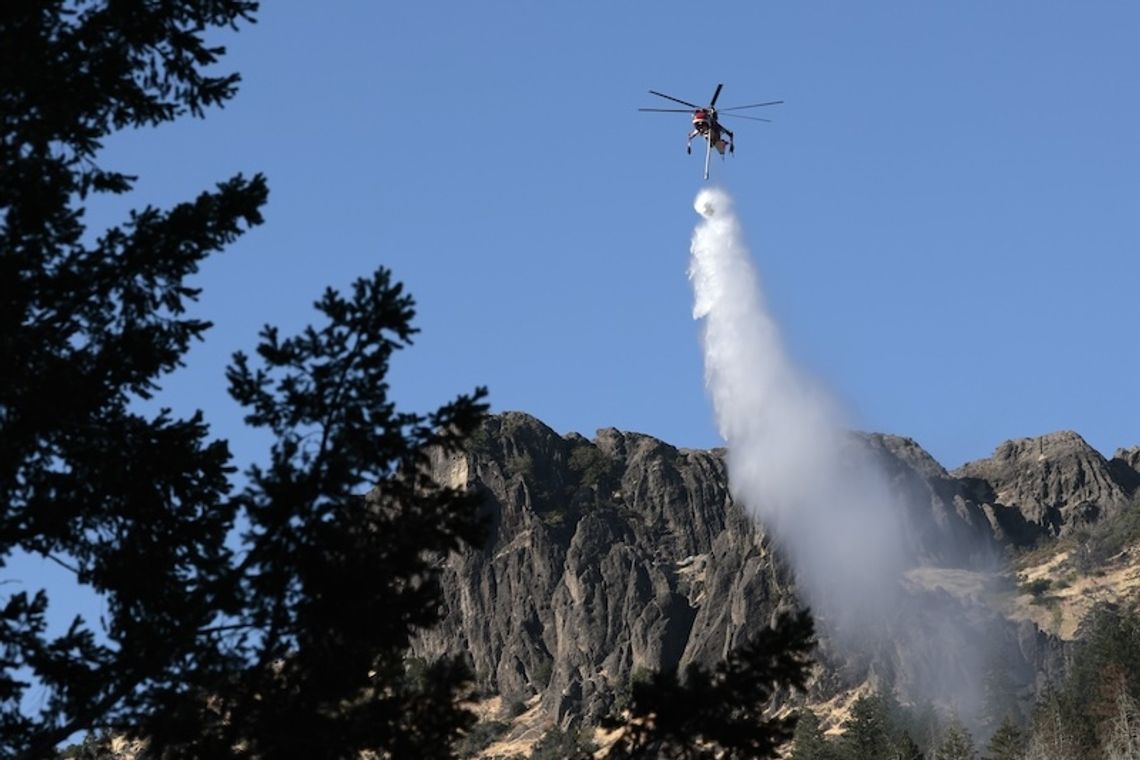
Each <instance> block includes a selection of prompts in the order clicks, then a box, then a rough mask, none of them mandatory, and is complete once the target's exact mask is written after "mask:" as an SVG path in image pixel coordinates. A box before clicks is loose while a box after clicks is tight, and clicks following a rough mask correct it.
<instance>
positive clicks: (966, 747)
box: [933, 720, 978, 760]
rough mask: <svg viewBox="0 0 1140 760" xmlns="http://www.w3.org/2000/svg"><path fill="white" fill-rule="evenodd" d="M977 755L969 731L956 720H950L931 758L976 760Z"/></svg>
mask: <svg viewBox="0 0 1140 760" xmlns="http://www.w3.org/2000/svg"><path fill="white" fill-rule="evenodd" d="M977 757H978V753H977V751H976V750H975V749H974V740H973V739H972V738H971V737H970V733H969V732H968V731H966V729H965V728H964V727H963V726H962V724H961V723H959V722H958V721H957V720H952V721H950V725H949V726H947V727H946V732H945V733H944V734H943V736H942V741H941V742H939V743H938V748H937V749H936V750H934V755H933V760H977Z"/></svg>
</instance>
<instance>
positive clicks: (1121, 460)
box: [416, 413, 1140, 754]
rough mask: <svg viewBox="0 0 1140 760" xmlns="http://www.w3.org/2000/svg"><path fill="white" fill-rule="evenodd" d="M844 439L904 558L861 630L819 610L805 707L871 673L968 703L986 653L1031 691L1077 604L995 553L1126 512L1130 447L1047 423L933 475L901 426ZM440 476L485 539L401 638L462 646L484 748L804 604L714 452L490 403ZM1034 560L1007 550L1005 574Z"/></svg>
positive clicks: (724, 648) (598, 704)
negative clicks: (894, 514) (480, 425)
mask: <svg viewBox="0 0 1140 760" xmlns="http://www.w3.org/2000/svg"><path fill="white" fill-rule="evenodd" d="M856 440H857V442H858V443H859V444H860V445H861V446H863V447H865V448H866V449H867V450H870V451H871V452H872V453H873V454H874V456H875V460H876V462H877V463H878V465H877V466H879V467H880V468H881V470H882V472H883V473H884V474H885V475H886V477H887V478H888V480H889V483H890V484H891V488H892V489H894V490H895V491H896V492H898V493H899V494H901V495H902V496H903V498H901V499H900V504H904V505H906V506H905V509H904V510H903V512H902V513H901V514H899V520H900V522H901V524H902V525H903V526H904V528H905V530H904V540H905V541H906V542H907V544H908V546H907V550H908V556H909V557H910V564H911V566H912V567H911V570H910V571H908V572H907V574H906V575H905V577H904V578H903V579H901V581H900V593H899V595H898V601H897V602H896V603H895V604H894V606H893V607H892V609H890V610H889V611H888V613H889V614H886V615H884V616H883V620H882V621H881V626H880V627H879V628H878V629H877V630H875V631H860V632H858V633H857V635H856V637H855V639H850V640H846V641H844V642H842V644H840V643H839V642H837V641H835V640H832V638H831V637H829V636H828V635H827V631H828V630H829V627H830V628H834V626H835V625H838V621H828V620H823V621H821V623H822V625H821V629H822V630H823V631H824V633H825V635H824V636H823V637H822V638H821V642H820V652H819V655H820V661H821V663H822V667H821V668H820V671H819V673H818V675H817V677H816V679H815V681H814V685H813V687H812V692H811V694H810V695H808V698H809V699H810V701H811V702H813V703H815V704H831V705H836V706H839V708H841V706H842V705H843V704H845V703H847V702H849V701H850V694H851V692H852V690H856V689H860V688H867V687H868V686H889V687H892V688H894V689H895V690H896V691H897V692H898V694H899V695H900V697H901V698H903V699H912V700H914V701H919V700H924V699H925V700H931V699H942V700H943V701H945V702H946V703H947V706H949V707H953V708H955V709H974V708H977V709H980V707H981V700H982V699H983V695H982V694H981V684H980V683H979V681H980V679H981V674H982V673H983V672H992V671H993V670H994V669H995V668H996V669H998V670H1001V671H1002V677H1003V678H1004V679H1006V680H1008V681H1009V682H1011V683H1013V684H1015V686H1016V688H1017V689H1018V690H1019V692H1018V694H1019V698H1020V699H1023V700H1031V699H1032V697H1033V694H1034V693H1035V691H1036V689H1038V688H1039V687H1040V685H1041V684H1042V683H1044V682H1045V681H1046V680H1047V679H1049V678H1050V677H1051V674H1052V673H1055V672H1056V671H1057V670H1058V669H1059V668H1060V667H1061V660H1062V658H1061V651H1060V646H1061V643H1060V641H1061V639H1060V638H1058V636H1062V637H1063V636H1065V635H1066V634H1067V633H1070V632H1071V629H1072V628H1073V626H1075V625H1076V622H1078V621H1079V617H1080V608H1079V606H1078V605H1076V604H1074V605H1072V609H1071V612H1068V613H1063V614H1062V619H1063V621H1068V622H1065V623H1063V624H1061V625H1049V622H1050V619H1051V618H1050V619H1046V618H1047V617H1048V615H1052V614H1053V613H1052V612H1048V613H1047V614H1042V610H1047V606H1042V605H1036V604H1033V603H1030V602H1031V600H1028V599H1024V598H1023V597H1024V596H1025V594H1024V593H1019V590H1018V586H1017V583H1018V577H1017V576H1015V575H1014V573H1013V571H1007V570H1006V568H1005V565H1004V563H1003V561H1002V557H1003V556H1004V555H1005V554H1006V552H1008V551H1010V550H1012V549H1016V548H1017V547H1019V546H1025V545H1028V544H1031V543H1032V542H1034V541H1038V540H1041V539H1042V537H1045V538H1046V539H1048V537H1050V536H1054V535H1062V536H1065V537H1066V540H1069V537H1070V536H1077V535H1078V531H1079V530H1085V529H1087V528H1088V527H1089V526H1092V525H1095V524H1096V523H1097V522H1098V521H1101V520H1103V519H1105V518H1111V519H1116V518H1117V517H1118V516H1120V515H1124V514H1127V513H1128V506H1129V504H1130V503H1131V499H1132V498H1133V493H1134V492H1135V490H1136V485H1137V481H1138V480H1140V473H1138V471H1137V467H1136V465H1137V460H1138V459H1140V456H1138V454H1137V450H1135V449H1134V450H1129V451H1125V452H1118V454H1117V456H1116V457H1115V458H1114V459H1113V460H1110V461H1106V460H1104V458H1103V457H1100V455H1099V454H1097V453H1096V452H1095V451H1094V450H1092V449H1091V448H1090V447H1088V446H1087V444H1085V443H1084V441H1082V440H1081V439H1080V438H1079V437H1078V436H1076V435H1075V434H1071V433H1060V434H1053V435H1050V436H1045V437H1043V438H1041V439H1026V440H1023V441H1017V442H1011V443H1007V444H1003V445H1002V446H1001V447H999V448H998V450H997V451H996V452H995V455H994V457H993V458H991V459H989V460H983V461H980V462H973V463H971V464H969V465H966V466H964V467H962V468H960V469H959V470H957V471H954V472H947V471H946V470H945V469H944V468H943V467H942V466H941V465H939V464H938V463H937V462H936V461H935V460H934V459H933V458H932V457H930V455H929V454H927V453H926V452H925V451H923V450H922V449H921V447H919V446H918V444H916V443H915V442H914V441H911V440H909V439H904V438H898V437H894V436H885V435H860V436H857V437H856ZM437 471H438V474H439V476H440V477H443V478H446V479H448V480H449V481H450V482H453V483H455V484H457V485H458V484H465V485H467V486H468V487H470V488H472V489H475V490H476V491H477V492H479V493H480V494H481V495H482V496H483V504H484V510H485V514H486V517H487V520H488V541H487V544H486V546H484V547H483V548H482V549H481V550H477V551H468V552H465V553H463V554H459V555H455V556H452V557H450V558H449V559H448V560H447V574H446V578H445V582H444V590H445V599H446V601H445V606H446V612H447V615H446V619H445V621H444V623H443V625H441V626H440V627H439V628H437V629H435V630H433V631H431V632H429V633H427V634H425V635H424V636H423V637H422V638H421V640H420V641H419V642H418V644H417V648H416V653H417V654H418V655H420V656H424V657H434V656H438V655H440V654H444V653H455V652H461V653H464V654H465V655H466V656H467V657H468V658H469V659H470V661H471V663H472V665H473V667H474V670H475V672H476V674H477V677H478V680H479V684H480V686H481V688H482V689H483V690H484V691H485V692H487V693H490V694H494V695H496V699H497V701H496V702H495V703H493V704H494V705H495V706H497V708H498V709H497V712H496V711H495V710H491V711H490V713H489V714H488V720H497V721H500V722H501V723H502V728H504V729H506V732H505V735H504V736H503V737H501V738H503V739H504V740H506V741H507V744H498V745H493V746H492V750H493V754H494V753H502V754H507V751H506V749H505V748H506V747H508V746H509V747H511V748H513V749H511V751H512V752H517V751H523V750H525V748H526V747H527V746H530V745H529V744H528V741H531V742H532V741H533V739H536V738H537V736H538V735H540V731H541V730H542V729H543V728H544V727H547V726H552V725H557V726H561V727H563V728H568V727H572V726H577V725H587V726H589V725H593V724H594V723H595V722H596V720H597V718H599V717H600V716H602V715H604V714H606V713H607V712H610V711H613V710H616V709H620V707H621V705H622V703H623V700H624V699H626V698H627V695H628V689H629V685H630V683H631V682H632V680H633V679H635V678H638V677H639V676H640V673H642V672H645V671H648V670H656V669H663V668H670V669H671V668H676V667H684V666H685V665H687V664H688V663H690V662H696V663H701V664H704V665H709V666H711V665H712V664H714V663H715V662H717V661H719V660H720V659H721V658H723V656H724V655H725V653H726V652H728V651H729V650H730V649H731V648H733V647H734V646H736V645H737V644H739V643H740V642H743V641H746V640H747V639H748V638H749V637H750V636H751V635H752V634H753V633H754V632H755V631H757V630H758V629H759V628H760V627H763V626H766V625H768V624H769V622H770V621H771V620H772V619H773V616H774V615H775V614H776V613H777V612H778V611H779V610H782V609H785V608H789V607H794V606H798V605H799V604H801V599H800V596H799V594H798V593H797V590H796V587H795V583H794V578H793V573H792V571H791V570H790V568H789V565H788V564H787V562H786V561H784V559H783V558H782V553H781V550H780V549H779V547H778V545H777V542H776V541H774V540H773V539H772V537H771V536H769V535H768V534H767V533H766V532H765V531H764V529H763V527H762V526H760V525H757V524H756V522H755V521H754V520H753V519H752V518H751V517H750V516H749V515H748V514H746V513H745V511H744V510H743V509H742V508H741V507H740V506H739V505H737V504H736V503H734V501H733V499H732V497H731V495H730V493H729V489H728V484H727V481H726V474H725V466H724V460H723V452H722V451H718V450H713V451H694V450H685V449H677V448H674V447H672V446H669V445H668V444H666V443H663V442H661V441H658V440H656V439H654V438H651V437H649V436H645V435H639V434H636V433H628V432H620V431H617V430H613V429H605V430H601V431H598V433H597V436H596V437H595V438H594V439H593V440H587V439H586V438H584V437H582V436H580V435H577V434H569V435H565V436H563V435H559V434H557V433H555V432H554V431H552V430H550V429H549V428H548V427H546V426H545V425H543V424H542V423H541V422H539V421H538V420H536V419H534V418H532V417H529V416H527V415H525V414H520V413H507V414H502V415H497V416H495V417H492V418H491V419H490V420H489V421H488V423H487V424H486V426H485V427H484V429H483V431H482V432H481V433H480V434H479V435H478V436H477V437H476V439H475V440H474V441H473V442H472V445H471V447H470V451H469V453H468V454H467V455H466V456H463V457H459V458H455V459H451V460H440V461H438V462H437ZM1035 567H1036V566H1033V565H1027V564H1022V565H1019V566H1018V569H1017V570H1016V572H1019V573H1020V574H1021V575H1020V581H1021V583H1022V586H1024V584H1025V583H1026V582H1027V581H1032V580H1033V579H1034V578H1035V577H1036V576H1035V575H1034V574H1035V573H1037V572H1038V571H1037V570H1035V569H1034V568H1035ZM1041 572H1043V573H1050V572H1052V571H1051V570H1049V569H1048V568H1047V569H1045V570H1042V571H1041ZM1113 577H1115V576H1113ZM1103 580H1104V583H1103V584H1102V585H1108V586H1111V585H1113V581H1112V580H1111V579H1110V578H1109V576H1105V577H1104V579H1103ZM1057 595H1058V596H1059V597H1060V598H1064V597H1063V596H1062V595H1060V593H1059V592H1058V594H1057ZM1031 596H1032V594H1031ZM1072 596H1073V597H1077V596H1079V594H1078V593H1077V592H1076V591H1075V590H1074V592H1073V594H1072ZM1065 614H1068V615H1070V617H1071V618H1072V619H1071V620H1070V619H1069V618H1065V617H1064V615H1065ZM942 695H951V696H942ZM839 708H837V709H839ZM834 717H835V718H836V719H838V718H839V717H841V716H840V715H839V714H838V713H837V714H836V715H835V716H834ZM512 726H513V728H511V727H512ZM520 742H521V743H520ZM520 748H521V749H520Z"/></svg>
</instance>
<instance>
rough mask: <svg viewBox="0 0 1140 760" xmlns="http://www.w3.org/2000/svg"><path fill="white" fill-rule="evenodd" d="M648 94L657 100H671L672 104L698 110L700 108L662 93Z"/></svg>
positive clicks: (655, 91) (651, 91) (650, 92)
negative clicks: (657, 98)
mask: <svg viewBox="0 0 1140 760" xmlns="http://www.w3.org/2000/svg"><path fill="white" fill-rule="evenodd" d="M649 94H650V95H656V96H657V97H659V98H665V99H666V100H672V101H673V102H674V103H680V104H681V105H683V106H688V107H689V108H700V106H698V105H695V104H693V103H690V102H689V101H687V100H681V99H680V98H675V97H673V96H672V95H666V94H665V93H663V92H657V90H650V91H649Z"/></svg>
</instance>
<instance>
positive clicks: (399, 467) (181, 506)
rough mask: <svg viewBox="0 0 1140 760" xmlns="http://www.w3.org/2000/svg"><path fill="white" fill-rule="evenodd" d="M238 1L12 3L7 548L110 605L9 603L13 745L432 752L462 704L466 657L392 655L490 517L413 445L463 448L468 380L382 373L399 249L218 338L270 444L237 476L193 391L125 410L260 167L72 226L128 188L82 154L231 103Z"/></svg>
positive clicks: (254, 185) (181, 336)
mask: <svg viewBox="0 0 1140 760" xmlns="http://www.w3.org/2000/svg"><path fill="white" fill-rule="evenodd" d="M255 10H256V3H254V2H246V1H243V0H185V1H184V2H178V3H165V2H143V0H122V1H121V2H113V3H112V2H97V1H96V2H75V1H72V0H11V1H10V2H5V3H3V4H0V51H3V52H2V62H0V103H2V104H0V282H2V283H3V287H2V288H0V356H2V357H3V365H2V369H3V377H2V378H0V380H2V381H0V504H2V512H0V558H8V557H10V556H12V555H13V554H14V553H18V552H28V553H32V554H36V555H40V556H43V557H46V558H49V559H51V560H54V561H55V562H56V563H58V564H59V565H61V566H63V567H66V568H68V569H69V570H71V571H72V572H73V573H74V576H75V579H76V582H77V583H78V584H80V585H83V586H86V587H88V588H89V589H91V590H92V591H94V592H95V593H97V594H99V595H101V597H102V599H103V601H104V609H105V615H104V620H103V625H102V627H101V629H100V630H96V629H92V628H91V627H90V625H89V624H88V623H86V622H84V621H82V620H78V619H77V620H76V621H75V622H74V624H73V625H72V626H71V627H70V628H69V629H68V630H67V631H66V632H65V633H64V634H63V635H61V636H56V637H51V636H49V635H48V634H47V633H46V624H45V611H46V607H47V596H46V594H45V593H44V592H42V591H41V592H37V593H30V594H29V593H26V592H22V591H21V592H18V593H15V594H11V595H10V596H8V597H7V600H6V602H5V603H4V605H3V615H0V649H2V651H3V653H4V658H3V662H2V664H0V754H3V755H4V756H6V757H28V758H41V757H45V756H48V755H50V754H51V752H52V750H53V748H54V747H55V746H56V745H57V744H58V743H59V742H60V741H62V740H64V739H65V738H67V737H69V736H71V735H72V734H74V733H76V732H82V731H89V730H93V729H112V730H114V731H117V732H125V733H128V734H134V735H137V736H141V737H144V738H145V739H146V740H147V741H149V742H150V747H151V751H152V753H153V754H155V755H159V754H164V756H166V757H222V756H226V757H235V756H236V757H241V756H258V757H349V756H355V755H356V753H357V752H358V751H359V750H361V749H364V748H379V749H381V750H382V751H385V752H387V753H390V754H391V755H394V756H398V757H445V756H449V755H450V754H451V750H450V741H451V739H452V738H453V737H454V736H455V735H456V734H457V732H459V731H460V730H462V728H463V727H464V726H466V725H468V724H469V723H470V720H471V716H470V715H468V714H467V713H466V712H465V711H463V710H461V709H460V708H459V707H458V706H457V705H456V702H455V697H456V694H457V690H458V689H460V688H461V687H462V686H463V683H464V679H465V674H464V671H463V669H462V668H460V667H459V666H458V665H457V664H455V663H437V664H435V665H433V666H431V667H429V668H427V669H426V670H425V672H424V673H423V674H422V676H421V677H420V678H418V679H416V680H415V681H414V682H413V681H412V680H411V679H408V678H406V677H405V675H404V665H403V661H402V658H403V654H404V650H405V649H406V646H407V643H408V640H409V637H410V636H411V635H412V633H413V632H414V631H415V630H416V629H417V628H418V627H421V626H425V625H430V624H431V623H433V622H434V621H435V620H436V616H437V615H438V601H439V593H438V578H437V565H436V564H434V563H433V562H432V557H433V556H437V555H438V554H439V553H441V552H445V551H448V550H450V549H453V548H455V547H457V546H458V545H459V544H460V543H461V542H462V541H464V540H474V539H477V538H478V526H477V525H476V521H475V515H474V508H473V505H472V504H471V502H470V501H468V500H467V498H466V497H464V496H463V495H461V494H459V493H457V492H455V491H452V490H450V489H447V488H442V487H440V486H439V485H437V484H435V483H434V482H432V481H431V479H430V478H429V477H428V474H427V452H428V451H429V450H434V449H438V450H448V449H454V448H456V447H457V446H458V445H459V444H460V442H461V441H462V439H463V438H464V436H465V434H466V433H467V432H469V431H470V430H472V429H473V428H474V426H475V425H476V424H477V422H478V420H479V418H480V417H481V415H482V413H483V411H484V406H483V405H482V403H481V402H480V396H481V393H482V392H481V391H478V392H476V394H475V395H473V396H465V397H460V398H459V399H457V400H456V401H455V402H454V403H452V404H449V405H447V406H445V407H443V408H441V409H440V410H438V411H437V412H434V413H432V414H429V415H426V416H425V415H418V414H408V413H404V412H400V411H397V410H396V409H395V407H394V406H393V404H392V403H391V402H390V401H389V399H388V398H387V385H386V383H385V375H386V372H387V368H388V361H389V358H390V357H391V355H392V353H393V352H394V351H396V350H398V349H399V348H401V347H403V346H405V345H407V344H408V342H409V340H410V336H411V335H412V333H413V332H414V331H413V329H412V328H411V326H410V320H411V318H412V315H413V312H412V304H411V301H410V299H408V298H407V297H406V296H405V295H404V294H403V293H402V292H401V289H400V287H399V285H396V284H393V283H392V282H391V279H390V276H389V274H388V273H387V272H386V271H384V270H380V271H378V272H377V273H376V274H375V275H373V276H372V277H371V278H369V279H364V280H361V281H359V282H357V283H356V284H355V286H354V289H353V292H352V294H351V295H350V296H349V297H341V296H340V295H338V294H336V293H333V292H331V291H330V292H328V293H326V295H325V296H324V298H323V299H321V301H320V302H319V303H318V309H319V310H320V311H321V312H322V313H323V315H324V319H325V322H324V323H323V324H321V325H319V326H317V327H316V328H310V329H309V330H307V331H305V332H304V333H302V334H301V335H300V336H298V337H296V338H290V339H281V338H280V337H279V336H278V334H277V332H276V331H275V330H273V329H272V328H266V330H265V331H264V332H263V334H262V342H261V345H260V346H259V348H258V360H257V362H256V363H254V362H250V361H249V360H247V359H246V358H245V357H244V356H238V357H236V358H235V363H234V365H233V367H231V369H230V372H229V378H230V385H231V392H232V393H233V395H234V396H235V397H236V398H237V399H238V400H239V401H241V402H242V403H243V404H244V405H245V406H246V407H247V409H248V413H249V416H248V420H249V422H250V423H251V424H253V425H256V426H261V427H265V428H267V429H268V430H269V431H271V432H272V434H273V435H274V439H275V443H274V448H273V452H272V457H271V462H270V465H269V466H268V467H267V468H266V469H265V470H259V469H255V470H253V471H251V472H250V473H249V485H248V487H246V488H245V490H244V491H243V492H242V493H241V494H239V495H238V496H237V497H236V498H235V497H231V496H230V490H231V485H230V482H229V477H230V475H231V473H232V468H231V467H230V465H229V453H228V451H227V447H226V445H225V443H224V442H221V441H216V440H211V439H210V438H209V436H208V431H207V428H206V424H205V422H204V421H203V419H202V416H201V415H200V414H199V415H195V416H193V417H191V418H190V419H178V418H176V417H174V416H173V415H172V414H171V413H170V412H168V411H162V412H159V413H157V414H154V415H149V416H148V415H144V414H141V413H139V412H137V411H135V409H136V406H135V405H134V402H135V401H136V400H137V399H140V398H150V397H152V396H153V395H154V394H156V393H157V392H158V391H159V382H160V379H161V378H162V376H163V375H164V374H165V373H168V372H170V371H172V370H174V369H175V368H177V367H178V366H179V364H180V362H181V358H182V356H183V355H184V354H185V352H186V350H187V348H188V347H189V345H190V343H191V342H192V341H193V340H195V339H200V338H201V337H202V336H203V334H204V333H205V331H206V329H207V328H208V327H209V325H208V323H207V322H204V321H202V320H200V319H195V318H193V317H189V316H187V315H186V313H185V309H186V308H187V306H188V305H189V302H191V301H193V300H194V299H195V298H196V296H197V294H198V293H197V291H196V290H194V289H193V288H191V287H189V286H188V285H187V284H186V278H187V277H188V276H190V275H192V274H194V273H195V272H196V271H197V268H198V266H199V264H200V263H201V262H202V260H203V259H205V258H206V257H207V256H209V255H211V254H213V253H215V252H218V251H221V250H222V249H224V248H225V247H226V246H227V245H228V244H229V243H231V242H233V241H234V240H235V239H236V238H237V237H238V236H239V235H240V234H241V233H242V232H243V231H244V230H246V229H248V228H249V227H251V226H253V225H256V224H260V223H261V207H262V205H263V204H264V202H265V200H266V196H267V189H266V185H265V181H264V180H263V178H262V177H260V176H255V177H254V178H253V179H245V178H243V177H241V176H237V177H234V178H232V179H229V180H227V181H225V182H223V183H221V184H220V185H218V187H217V189H216V190H214V191H211V192H205V193H202V194H201V195H199V196H198V197H197V198H196V199H194V200H193V201H190V202H187V203H182V204H179V205H176V206H174V207H173V208H171V209H169V210H159V209H154V208H145V209H143V210H141V211H138V212H135V213H132V215H131V216H130V218H129V220H128V221H127V222H126V223H124V224H122V225H120V226H118V227H114V228H111V229H109V230H105V231H103V232H102V233H101V234H99V235H94V234H91V235H89V234H87V233H88V231H87V230H86V228H85V226H84V220H83V204H84V202H85V200H86V199H87V198H88V197H89V195H90V194H91V193H107V192H109V193H125V192H128V191H129V190H130V189H131V186H132V183H133V181H134V178H133V177H131V176H129V175H127V174H126V173H123V172H119V171H114V170H110V169H106V168H104V167H102V166H100V165H99V164H98V163H97V160H98V152H99V149H100V147H101V141H102V140H103V139H104V138H106V137H107V136H108V135H110V134H111V133H113V132H115V131H117V130H122V129H133V128H140V127H148V126H155V125H158V124H160V123H163V122H166V121H170V120H173V119H175V118H178V117H181V116H184V115H194V116H201V115H202V114H203V113H204V110H205V109H206V108H208V107H211V106H215V105H219V104H221V103H224V102H225V101H226V100H228V99H229V98H231V97H232V96H233V95H234V93H235V88H236V85H237V82H238V77H237V75H236V74H218V75H214V73H213V72H214V71H215V68H214V66H215V64H216V63H217V62H218V60H219V58H220V56H221V55H222V53H223V52H224V51H223V50H222V49H221V48H218V47H214V46H211V45H209V44H207V43H206V41H205V38H206V37H207V36H208V35H210V34H212V33H213V32H214V31H215V30H216V29H218V28H222V27H230V26H234V25H235V24H238V23H239V22H242V21H251V20H252V14H253V13H254V12H255ZM207 72H209V73H207ZM370 488H374V489H375V490H373V492H372V494H371V496H370V498H369V499H368V500H367V501H366V500H365V499H363V498H361V494H362V493H363V492H364V491H366V490H368V489H370ZM235 525H242V526H244V533H243V535H242V536H241V539H240V545H238V546H237V547H236V550H235V548H231V547H230V546H228V545H227V543H226V539H227V536H228V535H229V534H230V532H231V529H232V528H233V527H234V526H235ZM30 689H31V690H34V693H35V695H36V698H35V699H26V698H25V697H27V696H28V693H29V690H30Z"/></svg>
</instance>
